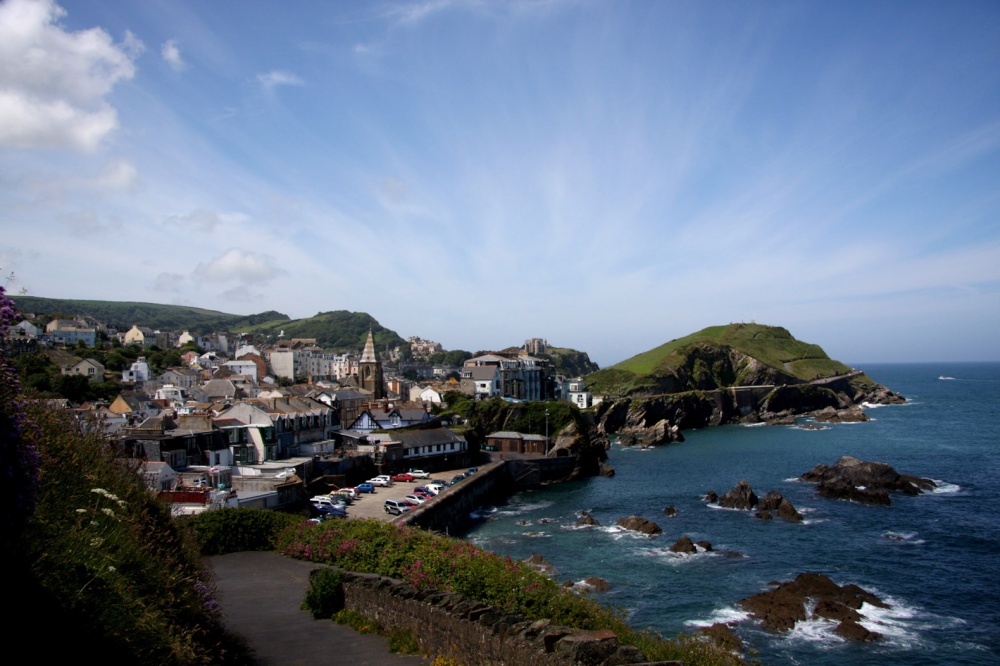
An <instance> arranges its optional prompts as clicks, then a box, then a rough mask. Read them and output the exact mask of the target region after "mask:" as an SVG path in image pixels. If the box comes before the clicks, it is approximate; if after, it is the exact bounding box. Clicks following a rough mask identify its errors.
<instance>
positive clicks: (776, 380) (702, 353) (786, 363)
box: [587, 324, 850, 395]
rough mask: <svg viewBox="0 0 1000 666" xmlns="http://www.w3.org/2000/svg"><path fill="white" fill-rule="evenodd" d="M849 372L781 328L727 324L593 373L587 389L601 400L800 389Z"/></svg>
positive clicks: (679, 339)
mask: <svg viewBox="0 0 1000 666" xmlns="http://www.w3.org/2000/svg"><path fill="white" fill-rule="evenodd" d="M849 371H850V368H848V367H847V366H846V365H844V364H843V363H840V362H839V361H834V360H832V359H831V358H830V357H829V356H827V354H826V352H824V351H823V349H822V348H821V347H820V346H819V345H815V344H809V343H806V342H802V341H799V340H796V339H795V338H794V337H793V336H792V334H791V333H789V332H788V331H787V330H786V329H784V328H781V327H778V326H765V325H762V324H729V325H728V326H710V327H709V328H705V329H703V330H701V331H698V332H697V333H692V334H691V335H687V336H685V337H683V338H678V339H676V340H671V341H670V342H667V343H665V344H663V345H660V346H659V347H656V348H655V349H651V350H649V351H646V352H643V353H641V354H638V355H636V356H633V357H632V358H630V359H627V360H625V361H622V362H621V363H618V364H616V365H613V366H611V367H610V368H606V369H604V370H600V371H598V372H595V373H593V374H591V375H589V376H588V377H587V385H588V387H589V388H590V389H591V390H592V391H593V392H595V393H598V394H604V395H635V394H646V395H651V394H657V393H680V392H682V391H690V390H705V389H714V388H725V387H729V386H753V385H762V384H799V383H803V382H807V381H811V380H813V379H817V378H820V377H832V376H834V375H838V374H844V373H846V372H849Z"/></svg>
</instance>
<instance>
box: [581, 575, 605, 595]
mask: <svg viewBox="0 0 1000 666" xmlns="http://www.w3.org/2000/svg"><path fill="white" fill-rule="evenodd" d="M583 583H584V585H586V586H587V587H589V588H590V589H591V590H593V591H595V592H607V591H608V590H610V589H611V585H609V584H608V581H606V580H604V579H603V578H598V577H597V576H587V577H586V578H584V579H583Z"/></svg>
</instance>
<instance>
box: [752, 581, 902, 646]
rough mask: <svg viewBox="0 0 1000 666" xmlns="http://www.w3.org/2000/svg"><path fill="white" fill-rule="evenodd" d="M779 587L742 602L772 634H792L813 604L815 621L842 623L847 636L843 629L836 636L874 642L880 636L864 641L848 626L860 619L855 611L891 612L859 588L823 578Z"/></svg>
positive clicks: (866, 638) (789, 583)
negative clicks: (877, 609) (878, 609)
mask: <svg viewBox="0 0 1000 666" xmlns="http://www.w3.org/2000/svg"><path fill="white" fill-rule="evenodd" d="M776 585H777V586H776V587H775V588H774V589H772V590H768V591H767V592H761V593H760V594H755V595H753V596H752V597H747V598H746V599H741V600H740V601H739V605H740V606H742V607H743V608H744V609H745V610H747V611H748V612H749V613H750V615H751V617H753V618H754V619H757V620H760V623H761V626H763V627H764V628H765V629H769V630H771V631H789V630H791V629H792V627H794V626H795V623H796V622H800V621H802V620H805V619H806V607H807V604H808V602H809V601H810V600H812V601H813V602H815V610H814V613H813V617H825V618H829V619H833V620H840V622H841V625H840V626H844V633H841V632H840V626H838V628H837V632H838V633H841V635H843V636H844V637H845V638H850V639H851V640H874V638H877V634H876V635H875V636H874V637H864V635H863V634H861V632H858V631H857V630H854V629H853V628H852V627H850V626H849V625H850V624H852V623H853V624H857V619H861V614H860V613H857V618H855V617H854V616H853V614H852V609H854V611H856V610H857V609H860V608H861V605H862V604H863V603H868V604H872V605H875V606H879V607H881V608H888V605H887V604H886V603H885V602H883V601H882V600H881V599H879V598H878V597H876V596H875V595H874V594H871V593H870V592H867V591H866V590H864V589H862V588H860V587H858V586H857V585H844V586H840V585H837V584H836V583H834V582H833V581H832V580H830V579H829V578H828V577H827V576H824V575H822V574H816V573H803V574H799V575H798V576H797V577H796V578H795V580H793V581H790V582H786V583H778V584H776ZM858 626H859V627H860V625H858ZM862 628H863V627H862ZM866 631H867V630H866ZM870 633H874V632H870Z"/></svg>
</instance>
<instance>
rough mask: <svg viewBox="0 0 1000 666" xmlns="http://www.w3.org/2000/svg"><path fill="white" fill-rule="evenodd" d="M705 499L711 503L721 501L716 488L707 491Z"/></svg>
mask: <svg viewBox="0 0 1000 666" xmlns="http://www.w3.org/2000/svg"><path fill="white" fill-rule="evenodd" d="M705 501H706V502H708V503H709V504H711V503H712V502H718V501H719V495H718V493H716V492H715V491H714V490H709V491H708V492H707V493H705Z"/></svg>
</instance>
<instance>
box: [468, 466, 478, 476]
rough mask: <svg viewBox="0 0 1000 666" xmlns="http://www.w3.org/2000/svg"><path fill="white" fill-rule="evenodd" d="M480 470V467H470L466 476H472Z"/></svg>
mask: <svg viewBox="0 0 1000 666" xmlns="http://www.w3.org/2000/svg"><path fill="white" fill-rule="evenodd" d="M478 471H479V468H478V467H470V468H469V471H468V472H466V473H465V475H466V476H471V475H473V474H475V473H476V472H478Z"/></svg>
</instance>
